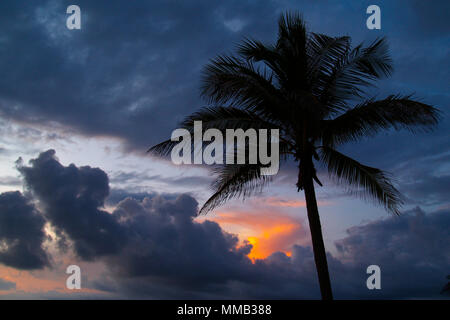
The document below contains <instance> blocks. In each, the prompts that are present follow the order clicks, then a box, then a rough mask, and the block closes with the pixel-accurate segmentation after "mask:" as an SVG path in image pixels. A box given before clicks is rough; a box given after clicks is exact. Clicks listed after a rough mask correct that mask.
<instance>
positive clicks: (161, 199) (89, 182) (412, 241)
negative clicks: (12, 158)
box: [0, 150, 450, 299]
mask: <svg viewBox="0 0 450 320" xmlns="http://www.w3.org/2000/svg"><path fill="white" fill-rule="evenodd" d="M19 170H20V172H21V173H22V175H23V178H24V180H25V183H26V186H27V187H28V190H29V192H30V193H31V194H32V195H34V196H35V197H36V199H37V200H39V206H40V208H42V209H41V212H42V213H40V214H39V213H38V212H37V211H36V212H35V213H33V212H34V211H33V210H34V209H33V208H32V207H31V206H29V205H28V204H27V203H26V201H25V199H24V198H23V196H21V195H20V193H18V192H15V193H7V194H3V195H2V196H1V197H0V200H2V201H0V208H3V206H4V205H3V202H5V203H6V204H11V203H19V205H16V206H11V205H9V207H6V208H8V210H6V211H5V210H2V211H0V214H1V215H0V218H1V219H3V220H4V221H6V222H3V220H2V221H0V222H2V223H0V226H3V225H9V226H11V224H12V223H13V222H14V220H11V217H12V216H11V214H5V213H4V212H10V211H9V210H12V211H11V212H14V213H15V216H16V215H17V212H19V213H20V212H23V213H22V214H21V215H20V217H21V220H20V221H21V222H22V221H25V224H21V225H20V227H15V228H8V229H5V230H3V229H1V232H0V236H1V237H2V239H7V241H8V239H17V240H15V242H14V243H27V246H26V247H27V248H31V249H32V250H33V251H32V252H28V255H29V256H34V257H35V256H45V255H44V253H43V251H42V248H41V246H40V245H39V244H40V243H42V239H43V238H44V234H43V233H42V226H43V223H44V220H43V218H42V217H45V219H47V221H48V222H49V223H50V224H51V225H52V226H53V227H54V228H56V230H58V231H59V234H60V235H64V236H65V237H66V238H67V239H66V240H67V248H70V247H71V246H73V250H74V251H75V253H77V254H78V256H80V257H81V258H82V259H85V260H93V259H96V260H97V261H101V262H103V263H104V264H105V266H106V269H107V272H105V273H103V274H102V276H101V277H99V278H95V279H90V280H89V281H88V283H87V287H89V288H95V289H98V290H101V291H104V292H109V293H110V294H112V295H114V296H116V297H122V298H124V297H135V298H138V297H139V298H255V299H257V298H318V297H319V289H318V285H317V276H316V271H315V265H314V257H313V253H312V250H311V247H309V246H294V247H293V248H292V256H291V257H288V256H286V255H285V254H284V253H281V252H275V253H273V254H272V255H271V256H269V257H268V258H266V259H262V260H257V261H255V263H252V262H251V260H250V259H249V258H248V257H247V254H248V253H249V252H250V250H251V245H250V244H240V243H239V241H238V238H237V236H235V235H232V234H230V233H227V232H225V231H224V230H222V228H221V227H220V226H219V225H218V224H217V223H215V222H212V221H208V220H205V221H203V222H198V221H196V220H194V219H193V218H194V217H195V216H196V214H197V209H198V208H197V206H198V203H197V201H196V200H195V199H194V198H193V197H192V196H189V195H186V194H184V195H158V194H156V193H148V194H146V195H145V196H144V197H143V198H139V197H134V198H133V197H126V198H125V199H123V200H121V201H120V202H119V203H118V204H117V206H116V207H115V209H114V211H113V212H112V213H111V214H110V213H107V212H105V211H102V210H101V209H100V208H101V207H102V206H103V204H104V202H105V199H106V198H107V196H108V191H109V188H108V178H107V175H106V174H105V173H104V172H103V171H102V170H101V169H98V168H90V167H76V166H74V165H69V166H63V165H61V164H60V163H59V162H58V160H57V159H56V157H55V152H54V151H53V150H49V151H46V152H44V153H41V154H40V155H39V157H37V158H36V159H33V160H31V161H30V166H24V165H23V164H22V165H19ZM13 200H15V201H13ZM24 203H25V204H24ZM5 217H7V219H6V220H5ZM8 219H10V220H8ZM27 219H28V220H27ZM30 230H31V231H30ZM33 230H34V231H33ZM347 233H348V234H347V236H346V237H345V238H343V239H341V240H339V241H336V247H337V254H336V255H335V256H333V255H331V254H328V261H329V266H330V272H331V277H332V281H333V287H334V290H335V295H336V297H339V298H410V297H422V298H423V297H437V296H438V294H439V291H440V290H441V287H442V285H443V284H444V282H445V276H446V275H447V274H448V272H449V270H450V256H449V254H448V253H449V252H450V247H449V246H450V212H448V210H445V211H444V210H441V211H436V212H432V213H427V214H425V213H424V212H423V211H422V210H421V209H419V208H417V209H414V210H412V211H410V212H405V213H404V214H403V215H401V216H399V217H394V216H393V217H390V218H387V219H382V220H377V221H373V222H369V223H365V224H362V225H359V226H355V227H352V228H350V229H349V230H348V231H347ZM33 235H34V238H33V239H31V237H33ZM8 248H9V247H8ZM13 253H14V258H15V259H17V258H18V257H20V256H21V252H17V251H14V252H13ZM11 256H12V255H11ZM2 262H3V263H4V264H6V262H5V260H4V259H3V260H2ZM372 264H376V265H379V266H380V267H381V270H382V290H380V291H369V290H368V289H367V288H366V279H367V277H368V275H367V274H366V268H367V266H369V265H372ZM22 268H23V266H22Z"/></svg>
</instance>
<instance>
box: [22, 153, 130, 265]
mask: <svg viewBox="0 0 450 320" xmlns="http://www.w3.org/2000/svg"><path fill="white" fill-rule="evenodd" d="M18 169H19V171H20V173H21V174H22V176H23V180H24V183H25V185H26V187H27V188H28V190H29V191H31V193H32V194H33V195H34V196H35V197H36V198H37V199H38V200H39V203H40V206H42V212H43V214H44V216H45V218H46V219H47V220H48V221H49V222H50V223H51V225H52V226H53V227H54V228H55V231H56V232H57V234H58V235H59V237H60V244H61V245H65V240H66V239H67V238H69V239H70V240H71V241H72V242H73V243H74V249H75V252H76V253H77V254H78V255H79V256H80V257H81V258H83V259H88V260H90V259H94V258H96V257H98V256H101V255H106V254H114V253H117V252H118V250H119V249H120V248H121V247H122V246H123V245H124V242H125V241H126V235H125V230H124V229H123V228H122V227H121V226H120V225H119V224H118V223H117V221H116V220H115V219H114V217H113V216H111V215H110V214H109V213H108V212H106V211H104V210H102V209H101V207H103V205H104V202H105V198H106V197H107V196H108V194H109V184H108V176H107V175H106V173H105V172H104V171H103V170H101V169H99V168H91V167H89V166H84V167H79V168H78V167H76V166H75V165H73V164H71V165H69V166H67V167H65V166H63V165H62V164H60V163H59V162H58V160H57V159H56V158H55V151H54V150H48V151H46V152H43V153H41V154H40V155H39V157H38V158H36V159H32V160H30V166H25V165H21V166H19V168H18Z"/></svg>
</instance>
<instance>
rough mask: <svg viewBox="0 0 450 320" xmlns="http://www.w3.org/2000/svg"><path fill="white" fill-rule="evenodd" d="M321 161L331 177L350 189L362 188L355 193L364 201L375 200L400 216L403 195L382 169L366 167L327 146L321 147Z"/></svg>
mask: <svg viewBox="0 0 450 320" xmlns="http://www.w3.org/2000/svg"><path fill="white" fill-rule="evenodd" d="M321 160H322V161H323V162H324V164H325V165H326V167H327V169H328V173H329V174H330V176H331V177H335V178H337V181H338V182H345V183H347V184H348V185H349V186H350V187H353V188H355V187H356V188H362V190H361V191H356V192H353V193H355V194H357V195H359V196H361V197H362V198H364V199H373V200H375V201H376V202H378V203H379V204H381V205H383V206H384V207H385V208H386V210H388V211H390V212H392V213H394V214H399V207H400V205H401V204H402V200H401V195H400V193H399V192H398V190H397V189H396V188H395V187H394V186H393V185H392V183H391V182H390V180H389V178H388V176H387V174H386V173H385V172H383V171H381V170H380V169H377V168H373V167H369V166H365V165H363V164H361V163H359V162H358V161H356V160H354V159H352V158H350V157H347V156H346V155H344V154H342V153H340V152H338V151H336V150H334V149H332V148H329V147H326V146H323V147H321Z"/></svg>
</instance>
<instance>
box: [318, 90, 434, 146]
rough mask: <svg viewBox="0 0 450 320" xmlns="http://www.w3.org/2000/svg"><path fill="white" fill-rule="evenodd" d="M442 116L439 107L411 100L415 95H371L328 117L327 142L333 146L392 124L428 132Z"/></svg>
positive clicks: (325, 129)
mask: <svg viewBox="0 0 450 320" xmlns="http://www.w3.org/2000/svg"><path fill="white" fill-rule="evenodd" d="M439 117H440V114H439V111H438V110H437V109H436V108H434V107H432V106H430V105H427V104H424V103H421V102H418V101H414V100H411V96H400V95H396V96H393V95H392V96H389V97H387V98H386V99H383V100H374V99H370V100H367V101H365V102H363V103H361V104H359V105H357V106H356V107H354V108H353V109H350V110H348V111H347V112H345V113H344V114H342V115H340V116H338V117H337V118H335V119H333V120H324V121H323V124H324V131H323V134H324V137H323V143H324V144H325V145H329V146H333V145H334V144H340V143H345V142H348V141H355V140H358V139H359V138H361V137H364V136H371V135H374V134H376V133H377V132H379V131H380V130H383V129H390V128H394V129H395V130H399V129H407V130H410V131H412V132H424V131H425V132H426V131H429V130H432V129H433V127H434V126H435V125H436V124H437V123H438V121H439Z"/></svg>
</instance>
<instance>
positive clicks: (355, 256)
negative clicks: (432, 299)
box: [336, 208, 450, 298]
mask: <svg viewBox="0 0 450 320" xmlns="http://www.w3.org/2000/svg"><path fill="white" fill-rule="evenodd" d="M449 230H450V212H449V211H448V210H440V211H437V212H433V213H429V214H425V213H424V212H423V211H422V210H421V209H420V208H416V209H413V210H410V211H408V212H405V213H403V214H402V215H401V216H399V217H395V216H394V217H390V218H388V219H383V220H378V221H373V222H370V223H367V224H365V225H360V226H355V227H352V228H350V229H348V230H347V234H348V235H347V237H345V238H344V239H341V240H339V241H337V242H336V247H337V249H338V252H339V254H340V255H339V259H340V260H341V261H343V262H345V263H346V265H348V266H351V267H352V268H356V269H359V270H362V269H364V268H365V267H367V266H368V265H370V264H376V265H379V266H380V268H381V272H382V290H381V291H380V292H377V293H376V294H374V296H377V297H385V298H391V297H394V298H400V297H427V296H437V293H438V292H439V290H436V288H439V286H442V285H443V284H444V281H445V276H446V274H448V272H449V270H450V255H449V252H450V231H449Z"/></svg>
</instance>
